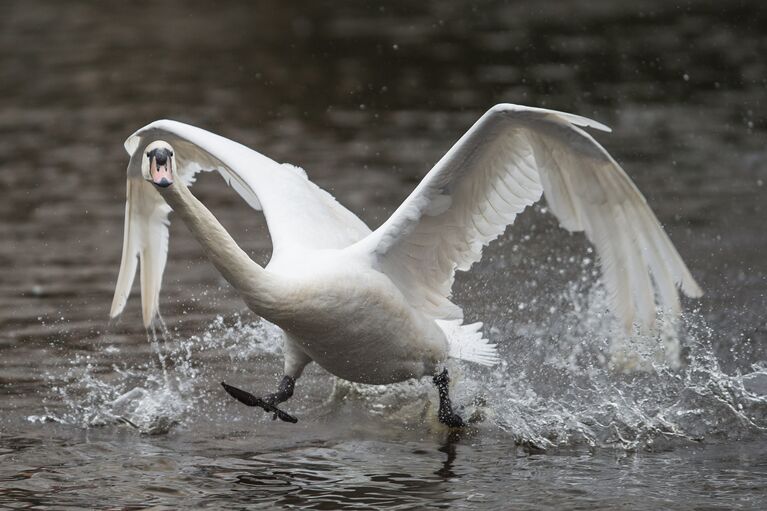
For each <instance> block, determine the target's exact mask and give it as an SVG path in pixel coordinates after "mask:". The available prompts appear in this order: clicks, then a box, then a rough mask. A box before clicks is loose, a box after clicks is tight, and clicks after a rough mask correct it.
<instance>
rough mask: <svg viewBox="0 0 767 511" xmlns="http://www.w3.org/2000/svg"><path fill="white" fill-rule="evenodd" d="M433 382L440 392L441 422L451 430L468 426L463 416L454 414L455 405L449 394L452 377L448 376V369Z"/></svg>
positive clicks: (439, 415) (435, 377)
mask: <svg viewBox="0 0 767 511" xmlns="http://www.w3.org/2000/svg"><path fill="white" fill-rule="evenodd" d="M433 381H434V385H436V386H437V392H439V412H438V417H439V421H440V422H441V423H442V424H444V425H446V426H447V427H449V428H462V427H464V426H466V423H465V422H464V421H463V419H462V418H461V416H460V415H458V414H457V413H454V412H453V405H452V404H451V403H450V395H449V394H448V386H449V385H450V377H449V376H448V375H447V369H445V370H443V371H442V372H441V373H440V374H438V375H436V376H434V378H433Z"/></svg>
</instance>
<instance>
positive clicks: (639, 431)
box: [30, 279, 767, 451]
mask: <svg viewBox="0 0 767 511" xmlns="http://www.w3.org/2000/svg"><path fill="white" fill-rule="evenodd" d="M553 300H556V301H557V303H556V304H555V306H556V309H557V310H558V311H559V313H558V314H559V316H558V317H556V318H554V319H549V320H541V319H540V318H541V317H542V316H546V314H547V312H548V311H550V309H551V307H553V306H554V305H552V303H551V302H546V301H545V300H540V301H538V302H531V303H528V304H526V309H525V314H518V315H516V316H515V317H516V320H515V321H506V322H500V323H499V322H498V321H496V323H495V324H494V325H493V326H491V327H490V329H489V332H488V335H490V336H491V338H492V340H493V341H494V342H497V343H498V345H499V347H500V348H501V355H502V359H503V362H502V363H501V364H500V365H499V366H497V367H495V368H493V369H490V370H488V369H487V368H482V367H479V366H475V365H471V364H465V363H461V362H452V367H453V370H452V372H451V373H452V376H453V380H454V386H453V391H452V392H453V396H454V400H455V402H456V403H459V404H463V405H464V406H465V408H464V410H463V414H464V416H466V417H469V416H473V417H474V418H475V419H479V418H484V420H483V421H482V422H481V423H480V424H478V427H479V428H480V429H483V428H486V429H491V430H495V431H497V432H500V434H507V435H509V437H510V440H512V441H515V442H517V443H518V444H522V445H527V446H534V447H536V448H540V449H550V448H557V447H563V446H573V445H587V446H592V447H608V448H618V449H623V450H628V451H635V450H639V449H658V448H663V447H665V446H673V445H676V444H678V443H689V442H702V441H714V440H726V439H737V438H745V437H749V436H753V435H764V434H765V433H767V363H757V364H751V365H748V366H744V367H743V368H741V370H735V371H730V372H729V373H728V372H727V371H725V369H723V368H722V366H721V364H720V362H719V359H718V358H717V357H716V355H715V350H714V346H715V344H716V343H722V342H725V341H724V340H723V339H721V338H719V337H717V333H716V332H715V331H714V330H713V329H712V328H710V327H709V326H708V325H707V324H706V322H705V320H704V318H703V317H702V315H701V314H700V313H699V312H698V311H693V312H691V313H689V314H687V315H685V316H684V317H683V318H682V324H681V325H680V326H681V328H680V332H682V333H681V334H680V336H676V335H672V333H671V329H669V328H666V329H665V330H664V331H663V332H662V333H661V334H660V335H658V336H654V337H653V336H642V335H639V334H637V335H634V336H630V337H626V336H625V335H624V333H623V330H622V328H621V326H620V325H619V324H617V322H616V321H615V320H614V319H612V316H611V315H610V314H609V313H607V312H606V304H607V299H606V296H605V292H604V289H603V288H602V287H601V286H599V285H594V286H591V285H590V284H589V283H588V279H585V280H584V279H576V280H574V281H573V282H572V283H571V284H570V285H569V286H567V288H566V290H565V291H564V292H563V293H561V295H559V296H558V297H554V298H553ZM550 315H551V314H550V313H549V316H550ZM500 316H502V315H497V317H498V318H500ZM523 318H529V319H528V320H527V321H524V319H523ZM659 320H660V321H663V318H662V317H660V318H659ZM616 339H618V340H619V341H618V342H616ZM158 349H159V350H160V351H161V355H162V356H163V359H164V360H165V361H166V363H167V364H166V367H165V369H164V370H163V367H162V365H161V364H157V363H155V361H149V362H146V363H141V364H134V365H130V364H129V363H127V362H123V361H121V360H120V353H119V348H117V347H115V346H111V347H110V346H108V347H107V349H105V350H103V351H102V352H101V353H100V354H99V355H98V356H99V358H101V357H104V356H110V355H111V356H112V358H114V361H113V362H112V364H111V368H110V369H111V370H109V371H107V370H105V369H104V368H103V360H102V361H101V362H100V363H96V360H95V359H94V358H93V357H94V356H93V355H78V356H77V357H75V358H74V359H73V360H71V361H70V364H69V366H68V367H67V368H66V370H65V371H64V373H63V374H61V373H57V374H49V375H48V379H49V382H50V384H51V386H52V388H53V392H54V396H53V397H51V398H49V399H48V400H47V404H48V405H51V406H50V409H48V408H46V413H45V415H44V416H42V417H30V420H55V421H58V422H62V423H66V424H70V425H75V426H78V427H84V428H89V427H95V426H103V425H114V424H127V425H130V426H133V427H135V428H137V429H138V430H139V431H141V432H143V433H148V434H161V433H165V432H167V431H169V430H170V429H171V428H172V427H173V426H174V425H176V424H188V423H190V422H192V421H193V420H195V419H194V418H195V417H198V416H199V415H200V409H201V408H202V409H204V408H205V407H206V404H207V403H208V402H210V401H216V400H215V399H213V396H209V395H208V394H207V392H208V391H207V390H206V389H208V388H211V385H209V383H210V381H211V380H212V379H213V369H212V367H214V366H216V365H217V364H218V365H219V366H220V362H221V359H222V357H224V360H226V359H227V358H228V361H227V362H231V363H227V364H226V365H227V367H235V368H237V367H248V366H250V367H252V364H253V360H254V359H258V358H259V357H263V356H271V357H274V356H275V355H279V353H280V351H281V335H280V331H279V329H278V328H277V327H275V326H274V325H271V324H270V323H268V322H265V321H260V320H256V321H245V320H243V319H242V318H240V317H239V316H234V317H232V318H228V319H227V320H225V319H224V318H222V317H218V318H216V320H215V321H214V322H213V323H212V324H211V325H210V326H209V327H208V328H206V329H205V331H204V332H203V333H202V334H201V335H199V336H193V337H190V338H185V339H179V338H175V339H174V338H171V339H166V341H165V342H164V343H160V344H158ZM310 377H314V376H310ZM310 377H306V378H310ZM320 377H323V376H320ZM304 381H308V380H304ZM59 401H60V402H62V403H63V406H57V407H53V406H52V405H53V404H54V403H56V402H59ZM339 403H343V404H350V405H351V406H358V407H361V408H362V410H361V411H363V412H364V413H365V414H366V415H370V416H372V417H375V419H374V420H381V421H384V422H389V421H391V422H396V423H397V424H399V425H400V427H401V425H402V424H405V425H406V426H407V427H411V428H423V426H424V424H427V425H428V424H431V423H436V419H435V415H436V411H435V410H434V408H435V406H434V405H435V404H436V399H435V394H434V391H433V388H432V385H431V382H430V381H429V379H426V378H425V379H423V380H421V381H417V382H416V381H413V382H405V383H403V384H398V385H394V386H386V387H379V386H365V385H351V384H347V383H344V382H341V381H337V383H336V386H335V391H334V392H333V395H332V396H331V399H330V400H329V402H328V403H326V404H327V405H329V406H326V408H327V409H330V410H331V413H332V409H333V408H334V406H337V405H338V404H339ZM193 410H194V413H192V412H193ZM326 411H327V410H326ZM371 420H373V419H371Z"/></svg>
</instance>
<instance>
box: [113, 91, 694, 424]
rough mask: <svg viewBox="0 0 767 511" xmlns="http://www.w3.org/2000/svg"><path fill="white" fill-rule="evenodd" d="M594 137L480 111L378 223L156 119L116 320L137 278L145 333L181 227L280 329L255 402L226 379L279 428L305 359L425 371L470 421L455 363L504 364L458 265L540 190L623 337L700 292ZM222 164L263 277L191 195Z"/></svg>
mask: <svg viewBox="0 0 767 511" xmlns="http://www.w3.org/2000/svg"><path fill="white" fill-rule="evenodd" d="M584 128H593V129H596V130H602V131H607V132H609V131H611V130H610V128H608V127H606V126H605V125H603V124H601V123H598V122H596V121H593V120H591V119H588V118H585V117H581V116H578V115H573V114H569V113H564V112H559V111H554V110H548V109H542V108H533V107H526V106H520V105H513V104H499V105H496V106H494V107H492V108H491V109H490V110H488V111H487V112H486V113H485V114H484V115H483V116H482V117H481V118H480V119H479V120H478V121H477V122H476V123H475V124H474V125H473V126H472V127H471V128H470V129H469V131H468V132H466V133H465V134H464V135H463V136H462V137H461V138H460V139H459V140H458V142H456V143H455V145H453V147H451V148H450V150H449V151H448V152H447V153H446V154H445V155H444V156H443V157H442V159H440V160H439V161H438V162H437V164H436V165H435V166H434V167H433V168H432V169H431V171H429V173H428V174H426V176H425V177H424V178H423V180H422V181H421V182H420V184H419V185H418V186H417V187H416V188H415V190H414V191H413V192H412V193H411V194H410V196H409V197H407V199H405V201H404V202H403V203H402V204H401V205H400V206H399V207H398V208H397V209H396V211H395V212H394V213H393V214H392V215H391V217H390V218H389V219H388V220H386V221H385V222H384V223H383V224H382V225H381V226H380V227H378V228H377V229H375V230H372V231H371V229H370V228H369V227H368V226H367V225H365V223H363V222H362V221H361V220H360V219H359V218H358V217H357V216H356V215H355V214H354V213H352V212H350V211H349V210H348V209H346V208H344V207H343V206H342V205H341V204H339V203H338V202H337V201H336V200H335V199H334V198H333V197H332V196H331V195H330V194H329V193H328V192H326V191H324V190H322V189H321V188H319V187H318V186H317V185H316V184H314V183H313V182H311V181H310V180H309V179H308V178H307V175H306V173H305V172H304V171H303V170H302V169H301V168H299V167H295V166H293V165H290V164H286V163H282V164H280V163H277V162H275V161H273V160H271V159H269V158H267V157H266V156H264V155H262V154H260V153H258V152H256V151H254V150H252V149H249V148H248V147H245V146H244V145H241V144H239V143H237V142H234V141H232V140H228V139H226V138H223V137H221V136H219V135H216V134H213V133H210V132H208V131H205V130H203V129H200V128H197V127H194V126H190V125H188V124H184V123H181V122H177V121H172V120H159V121H155V122H153V123H151V124H148V125H147V126H145V127H143V128H141V129H139V130H138V131H136V132H135V133H134V134H133V135H131V136H130V137H129V138H128V139H127V140H126V142H125V149H126V150H127V152H128V154H129V155H130V161H129V163H128V171H127V173H128V180H127V200H126V207H125V232H124V240H123V251H122V262H121V265H120V271H119V275H118V279H117V284H116V289H115V294H114V299H113V302H112V307H111V312H110V315H111V317H112V318H115V317H116V316H118V315H119V314H120V313H121V312H122V311H123V308H124V307H125V304H126V301H127V299H128V296H129V294H130V290H131V287H132V283H133V280H134V277H135V274H136V270H137V265H138V263H139V262H140V267H141V275H140V281H141V301H142V314H143V320H144V325H145V327H147V328H150V327H153V326H154V325H157V324H159V323H158V322H161V321H162V318H161V317H160V313H159V295H160V285H161V281H162V275H163V271H164V268H165V263H166V259H167V253H168V225H169V222H168V214H169V213H170V211H171V210H173V211H175V212H176V214H177V215H178V216H180V217H181V219H182V220H183V221H184V222H185V223H186V225H187V227H188V228H189V229H190V231H191V232H192V234H193V235H194V236H195V237H196V239H197V240H198V241H199V243H200V244H201V245H202V248H203V250H204V251H205V254H206V255H207V257H208V258H209V259H210V261H211V262H212V263H213V265H214V266H215V267H216V268H217V269H218V271H219V272H220V273H221V274H222V275H223V277H224V278H225V279H226V280H227V281H228V282H229V283H230V284H231V285H232V286H233V287H234V288H235V289H236V290H237V291H238V292H239V294H240V295H241V296H242V298H243V300H244V302H245V303H246V304H247V306H248V307H249V308H250V309H251V310H253V311H254V312H255V313H256V314H258V315H259V316H261V317H263V318H265V319H267V320H268V321H270V322H272V323H274V324H276V325H278V326H279V327H281V329H282V330H283V332H284V376H283V378H282V380H281V381H280V383H279V385H278V388H277V391H276V392H274V393H270V394H267V395H265V396H263V397H256V396H255V395H253V394H251V393H249V392H246V391H244V390H241V389H238V388H236V387H232V386H230V385H227V384H226V383H222V385H223V386H224V388H225V389H226V391H227V392H228V393H229V394H231V395H232V396H233V397H234V398H236V399H238V400H239V401H241V402H242V403H244V404H246V405H249V406H258V407H261V408H263V409H264V410H265V411H267V412H269V413H273V414H274V418H280V419H282V420H285V421H289V422H295V421H296V418H295V417H293V416H292V415H290V414H288V413H287V412H284V411H283V410H281V409H279V408H278V407H277V405H278V404H280V403H282V402H284V401H286V400H288V399H289V398H290V397H291V396H292V395H293V392H294V388H295V383H296V380H297V379H298V378H299V377H300V376H301V374H302V372H303V370H304V368H305V367H306V365H307V364H309V363H310V362H311V361H314V362H316V363H318V364H319V365H320V366H321V367H323V368H324V369H326V370H327V371H329V372H330V373H332V374H334V375H336V376H338V377H340V378H343V379H346V380H350V381H353V382H359V383H367V384H388V383H393V382H398V381H403V380H406V379H409V378H421V377H424V376H431V377H432V378H433V382H434V384H435V385H436V387H437V390H438V395H439V408H438V419H439V421H440V422H442V423H443V424H445V425H447V426H449V427H461V426H463V425H464V421H463V419H462V418H461V417H460V415H459V414H457V413H455V412H454V411H453V408H452V404H451V401H450V397H449V392H448V385H449V375H448V372H447V369H446V366H445V362H446V359H448V358H451V357H452V358H457V359H462V360H467V361H470V362H475V363H478V364H483V365H488V366H490V365H493V364H495V363H497V362H498V361H499V358H498V354H497V351H496V346H495V345H494V344H491V343H490V342H489V341H488V340H487V339H485V337H484V336H483V335H482V331H481V327H482V324H481V323H464V317H463V312H462V310H461V307H460V306H459V305H457V304H456V303H454V302H452V301H451V299H450V295H451V287H452V285H453V280H454V277H455V272H456V270H461V271H467V270H469V268H470V267H471V266H472V264H474V263H475V262H477V261H479V260H480V258H481V255H482V249H483V247H484V246H485V245H487V244H488V243H489V242H491V241H492V240H494V239H496V238H497V237H498V236H500V235H501V234H502V233H503V232H504V230H505V229H506V228H507V226H509V225H510V224H512V223H513V222H514V219H515V218H516V216H517V215H518V214H519V213H521V212H522V211H523V210H524V209H525V208H526V207H528V206H530V205H532V204H534V203H535V202H537V201H538V200H539V199H540V198H541V197H542V196H544V195H545V196H546V200H547V202H548V205H549V209H550V210H551V211H552V212H553V213H554V215H555V216H556V217H557V219H558V220H559V223H560V225H561V226H562V227H563V228H564V229H566V230H567V231H571V232H572V231H583V232H585V234H586V236H587V238H588V239H589V240H590V242H591V243H592V244H593V245H594V246H595V248H596V251H597V255H598V257H599V260H600V263H601V264H600V265H601V270H602V277H603V281H604V284H605V286H606V289H607V290H608V296H609V307H610V309H611V310H612V311H613V312H614V314H615V315H616V316H617V317H618V318H619V319H620V320H621V322H622V323H623V325H624V326H625V327H626V329H627V330H630V329H631V328H632V327H633V326H638V327H645V328H651V329H652V328H655V327H656V325H655V321H656V313H657V308H658V307H660V308H662V310H664V311H665V312H666V313H669V314H672V315H678V314H680V308H681V306H680V300H679V294H678V291H677V288H679V289H681V291H682V292H683V293H684V294H685V295H687V296H690V297H699V296H701V294H702V291H701V289H700V287H699V286H698V284H697V283H696V282H695V280H694V279H693V277H692V275H691V274H690V271H689V270H688V269H687V267H686V266H685V264H684V262H683V261H682V259H681V257H680V256H679V254H678V252H677V250H676V249H675V247H674V245H673V244H672V243H671V240H670V239H669V238H668V236H667V235H666V233H665V232H664V231H663V229H662V227H661V225H660V223H659V222H658V220H657V218H656V217H655V215H654V214H653V212H652V210H651V209H650V207H649V206H648V204H647V202H646V200H645V198H644V197H643V196H642V194H641V193H640V192H639V190H638V189H637V187H636V186H635V185H634V183H633V182H632V181H631V179H630V178H629V177H628V175H627V174H626V173H625V172H624V171H623V169H622V168H621V167H620V166H619V165H618V163H616V161H615V160H614V159H613V158H612V157H611V156H610V155H609V154H608V153H607V151H606V150H605V149H604V148H603V147H602V146H601V145H599V143H598V142H596V141H595V140H594V138H592V137H591V135H589V134H588V133H587V132H586V131H585V129H584ZM212 170H215V171H217V172H218V173H219V174H221V176H222V177H223V178H224V180H225V181H226V183H228V184H229V185H230V186H231V187H232V188H234V190H235V191H236V192H237V193H238V194H239V195H240V196H241V197H242V198H243V199H244V200H245V201H246V202H247V203H248V204H249V205H250V206H251V207H252V208H253V209H255V210H259V211H262V212H263V214H264V216H265V218H266V222H267V224H268V228H269V234H270V236H271V238H272V242H273V253H272V257H271V259H270V261H269V263H268V265H267V266H266V267H262V266H260V265H258V264H257V263H255V262H254V261H253V260H252V259H251V258H250V257H248V255H247V254H246V253H245V252H244V251H243V250H242V249H241V248H240V247H239V246H238V245H237V243H236V242H235V241H234V240H233V239H232V237H231V236H230V235H229V233H227V231H226V230H225V229H224V228H223V227H222V226H221V224H220V223H219V222H218V221H217V220H216V218H215V217H214V216H213V214H212V213H211V212H210V211H209V210H208V209H206V208H205V206H204V205H203V204H202V203H201V202H200V201H199V200H197V198H196V197H195V196H194V195H193V194H192V193H191V192H190V190H189V187H190V186H191V185H192V184H193V183H194V181H195V178H196V176H197V174H198V173H199V172H202V171H212Z"/></svg>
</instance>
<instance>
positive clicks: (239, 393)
mask: <svg viewBox="0 0 767 511" xmlns="http://www.w3.org/2000/svg"><path fill="white" fill-rule="evenodd" d="M221 386H222V387H224V390H226V391H227V392H228V393H229V395H230V396H232V397H233V398H235V399H236V400H237V401H239V402H240V403H242V404H244V405H247V406H258V407H260V408H263V409H264V411H266V412H269V413H273V414H274V415H273V416H272V420H275V419H280V420H283V421H285V422H291V423H293V424H295V423H296V422H298V419H296V418H295V417H293V416H292V415H290V414H289V413H287V412H284V411H282V410H280V409H279V408H277V404H279V403H281V402H283V401H286V400H287V399H288V398H290V396H292V395H293V387H294V386H295V380H294V379H293V378H291V377H290V376H285V377H284V378H283V379H282V382H280V387H279V390H278V391H277V392H275V393H274V394H268V395H266V396H264V397H262V398H261V397H256V396H254V395H253V394H251V393H250V392H247V391H244V390H242V389H238V388H237V387H232V386H231V385H227V384H226V383H224V382H221Z"/></svg>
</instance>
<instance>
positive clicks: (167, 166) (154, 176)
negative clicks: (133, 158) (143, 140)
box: [141, 140, 176, 188]
mask: <svg viewBox="0 0 767 511" xmlns="http://www.w3.org/2000/svg"><path fill="white" fill-rule="evenodd" d="M141 174H142V175H143V176H144V179H146V180H147V181H151V182H152V183H154V185H155V186H159V187H161V188H167V187H168V186H170V185H172V184H173V178H174V176H175V175H176V157H175V155H174V154H173V147H171V145H170V144H169V143H167V142H166V141H164V140H156V141H154V142H152V143H151V144H149V145H148V146H146V149H144V157H143V159H142V162H141Z"/></svg>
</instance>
